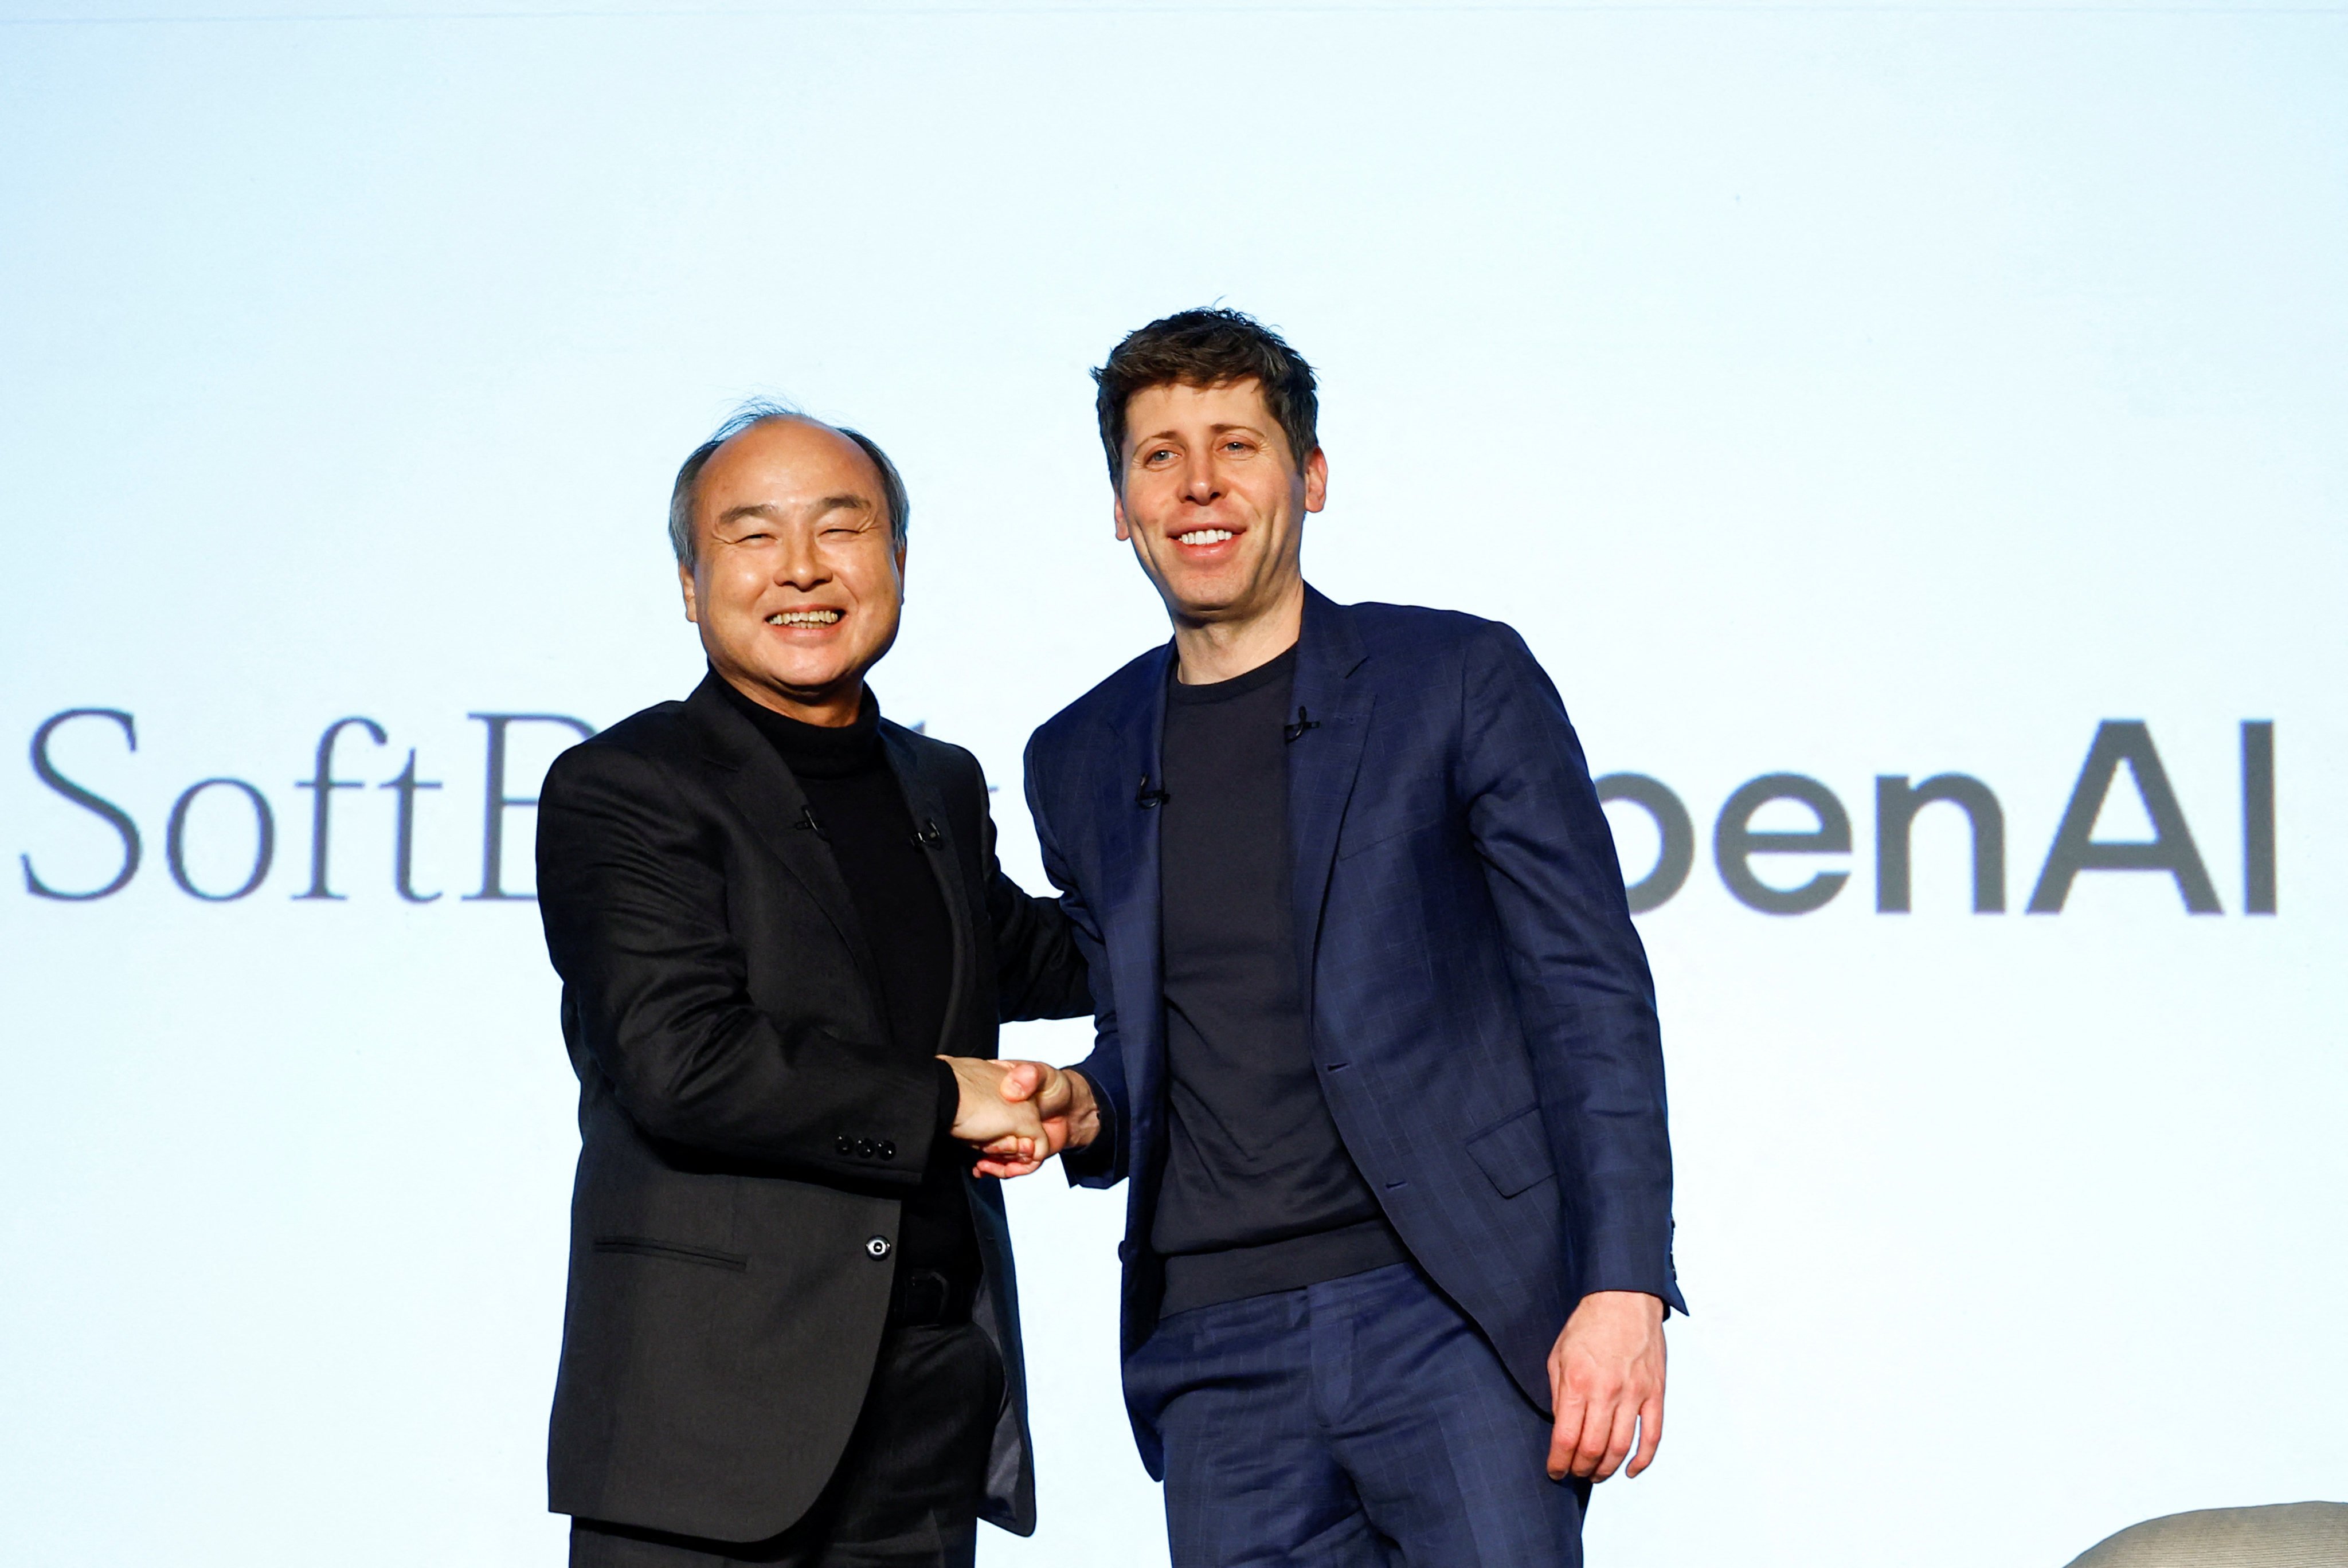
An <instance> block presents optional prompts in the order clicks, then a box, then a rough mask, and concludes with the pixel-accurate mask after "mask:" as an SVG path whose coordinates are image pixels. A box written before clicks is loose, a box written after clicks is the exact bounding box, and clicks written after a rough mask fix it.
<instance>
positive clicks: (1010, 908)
mask: <svg viewBox="0 0 2348 1568" xmlns="http://www.w3.org/2000/svg"><path fill="white" fill-rule="evenodd" d="M971 766H972V770H973V773H974V774H976V783H977V793H978V817H979V822H980V824H981V830H980V831H981V835H982V836H981V854H980V856H979V864H980V866H981V867H982V868H983V871H984V873H985V876H986V917H987V920H988V923H989V924H990V925H992V926H993V927H994V986H995V1000H996V1007H995V1010H996V1013H997V1015H998V1016H997V1020H996V1021H997V1022H1000V1023H1015V1022H1018V1021H1020V1020H1025V1019H1038V1018H1082V1017H1084V1016H1085V1015H1086V1013H1088V1012H1090V1011H1092V1010H1093V996H1092V989H1091V986H1090V983H1089V982H1090V979H1091V971H1090V968H1089V966H1087V965H1086V962H1085V955H1084V951H1083V949H1081V948H1078V947H1077V946H1076V933H1075V932H1074V931H1073V930H1071V929H1070V928H1069V925H1068V917H1067V913H1066V910H1065V909H1063V908H1062V907H1061V905H1060V902H1059V900H1057V899H1056V898H1037V897H1034V896H1032V895H1031V894H1029V893H1028V892H1027V891H1026V890H1025V888H1023V887H1021V886H1019V884H1017V883H1016V882H1014V881H1013V880H1011V878H1010V877H1008V876H1004V874H1003V866H1001V864H1000V863H998V862H997V861H996V859H995V856H994V812H992V811H991V810H989V809H988V807H987V794H986V774H984V772H983V771H981V770H980V769H979V768H978V764H977V762H976V760H975V759H973V762H972V764H971Z"/></svg>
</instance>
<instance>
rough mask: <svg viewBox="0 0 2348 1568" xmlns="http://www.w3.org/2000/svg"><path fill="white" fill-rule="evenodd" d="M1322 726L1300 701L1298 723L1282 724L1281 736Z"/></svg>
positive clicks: (1293, 736) (1290, 737) (1293, 735)
mask: <svg viewBox="0 0 2348 1568" xmlns="http://www.w3.org/2000/svg"><path fill="white" fill-rule="evenodd" d="M1320 727H1321V721H1320V720H1318V719H1315V718H1313V717H1311V716H1309V715H1308V714H1307V713H1306V712H1304V704H1303V703H1302V702H1299V703H1298V704H1297V705H1296V723H1292V724H1282V725H1281V726H1280V738H1281V739H1282V740H1283V741H1292V740H1295V739H1296V738H1297V737H1298V736H1299V735H1302V734H1303V733H1304V732H1305V731H1307V730H1317V729H1319V728H1320ZM1143 782H1144V783H1148V780H1144V781H1143Z"/></svg>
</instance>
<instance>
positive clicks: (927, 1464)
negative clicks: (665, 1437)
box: [571, 1323, 1004, 1568]
mask: <svg viewBox="0 0 2348 1568" xmlns="http://www.w3.org/2000/svg"><path fill="white" fill-rule="evenodd" d="M1003 1400H1004V1370H1003V1359H1002V1358H1001V1357H1000V1356H998V1355H997V1354H996V1353H995V1350H994V1344H993V1343H992V1342H991V1341H990V1340H989V1339H988V1338H987V1337H986V1336H985V1334H984V1333H983V1332H981V1331H980V1330H979V1329H978V1328H977V1327H973V1325H971V1324H969V1323H962V1324H957V1325H951V1326H945V1327H901V1328H893V1329H891V1330H890V1332H889V1336H888V1337H887V1338H886V1339H884V1340H882V1341H881V1345H880V1362H879V1365H878V1366H877V1367H875V1368H874V1369H873V1375H872V1386H871V1388H870V1389H869V1390H868V1391H867V1393H866V1394H865V1399H864V1409H863V1410H862V1412H861V1413H860V1415H859V1416H858V1417H857V1421H856V1430H855V1432H854V1434H853V1435H852V1436H851V1437H850V1439H849V1440H848V1450H847V1452H846V1453H844V1454H843V1455H841V1456H840V1460H839V1469H838V1470H837V1471H834V1472H833V1474H832V1478H831V1481H830V1482H829V1484H828V1485H826V1486H825V1488H824V1490H823V1492H822V1495H821V1496H819V1498H817V1500H816V1502H815V1505H814V1506H813V1507H812V1508H810V1509H809V1510H808V1512H807V1514H806V1516H805V1517H804V1518H802V1519H801V1520H800V1521H799V1522H798V1523H797V1524H794V1525H792V1526H791V1527H790V1528H789V1529H788V1530H786V1531H785V1532H782V1533H781V1534H780V1535H777V1536H773V1537H771V1538H769V1539H767V1540H765V1541H733V1542H728V1541H710V1540H705V1539H703V1538H701V1537H699V1536H692V1535H673V1534H670V1533H667V1532H664V1531H657V1530H638V1529H633V1528H630V1527H628V1526H626V1525H616V1524H600V1523H597V1522H594V1521H592V1520H586V1519H582V1520H576V1521H574V1522H572V1527H571V1568H734V1565H735V1564H736V1563H742V1564H749V1563H757V1564H759V1565H760V1568H970V1565H971V1563H972V1562H973V1559H974V1556H975V1553H976V1551H977V1542H978V1508H979V1503H980V1501H981V1500H982V1499H983V1496H984V1494H985V1491H986V1459H987V1450H988V1448H989V1445H990V1443H991V1441H992V1440H993V1437H994V1424H995V1419H996V1417H997V1416H998V1414H999V1413H1000V1412H1001V1410H1002V1409H1003Z"/></svg>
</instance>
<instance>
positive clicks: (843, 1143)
mask: <svg viewBox="0 0 2348 1568" xmlns="http://www.w3.org/2000/svg"><path fill="white" fill-rule="evenodd" d="M831 1146H832V1147H833V1148H835V1149H837V1150H839V1152H840V1153H843V1154H853V1153H856V1140H855V1139H853V1138H851V1137H850V1136H849V1135H848V1134H847V1133H845V1132H842V1133H841V1134H840V1135H839V1137H837V1138H834V1139H833V1140H832V1141H831Z"/></svg>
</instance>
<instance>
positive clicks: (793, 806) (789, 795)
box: [685, 673, 880, 999]
mask: <svg viewBox="0 0 2348 1568" xmlns="http://www.w3.org/2000/svg"><path fill="white" fill-rule="evenodd" d="M717 680H718V677H717V676H716V674H714V673H713V674H711V675H709V676H707V677H705V678H704V680H703V681H702V682H701V684H700V685H699V686H697V687H695V689H694V692H693V695H692V696H690V697H688V698H686V699H685V712H687V713H688V714H690V715H691V716H692V717H693V719H694V720H695V723H697V724H698V725H699V727H700V730H701V734H702V741H703V746H702V753H703V755H704V756H705V758H706V759H707V760H708V761H710V762H712V763H715V764H717V765H718V766H719V767H720V768H722V769H724V770H726V785H725V787H726V798H727V799H728V800H730V801H732V802H733V803H734V805H735V808H736V810H738V811H739V812H741V814H742V815H743V817H744V819H745V820H746V821H747V822H748V823H749V825H750V827H751V830H752V831H753V832H754V833H756V834H757V837H758V842H759V843H761V844H763V845H766V846H767V849H769V850H771V851H772V852H773V853H774V856H775V858H776V859H778V860H779V861H781V862H782V863H783V866H784V869H786V870H788V872H789V873H790V874H791V875H792V876H794V877H796V878H798V883H799V885H800V886H802V887H804V888H806V889H807V893H808V897H809V898H811V899H813V900H814V901H815V905H816V907H817V908H819V909H821V910H822V911H823V913H824V917H825V918H826V919H828V920H829V921H830V922H831V924H832V927H833V928H834V929H835V930H837V931H838V932H839V938H840V940H841V941H842V942H844V943H846V944H847V946H848V950H849V952H850V955H852V956H853V957H854V958H855V960H856V967H857V970H858V972H859V973H860V974H861V975H862V976H863V977H864V982H865V984H866V985H868V986H870V987H871V988H872V992H873V995H874V997H875V998H876V999H877V998H878V997H879V995H880V966H879V965H878V964H877V963H875V962H874V961H873V958H872V948H871V946H870V942H869V941H868V940H867V939H866V936H865V931H864V925H863V922H862V921H860V920H859V919H857V917H856V906H855V904H854V902H853V901H852V900H851V899H850V897H849V893H848V883H847V881H846V879H845V878H843V877H842V876H840V875H839V862H838V861H836V860H834V859H833V858H832V854H831V846H830V845H828V844H826V843H825V842H824V841H823V839H822V837H821V836H820V835H819V834H818V833H817V832H816V831H815V830H814V829H813V828H810V827H808V825H807V823H808V798H807V792H806V791H804V790H802V789H800V788H799V781H798V779H796V778H794V777H792V776H791V770H790V769H788V768H787V767H785V766H784V765H783V760H782V758H780V757H778V756H777V755H776V754H775V748H774V747H772V746H770V745H768V744H767V742H766V739H765V737H763V736H761V735H760V734H759V733H758V732H757V730H756V729H754V728H753V727H752V726H751V724H750V721H749V720H747V719H746V718H744V717H743V716H742V715H741V714H739V713H737V712H735V711H734V709H733V706H732V705H731V704H730V703H728V702H726V698H725V696H724V694H723V693H722V692H719V691H718V690H717V686H716V682H717Z"/></svg>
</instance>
